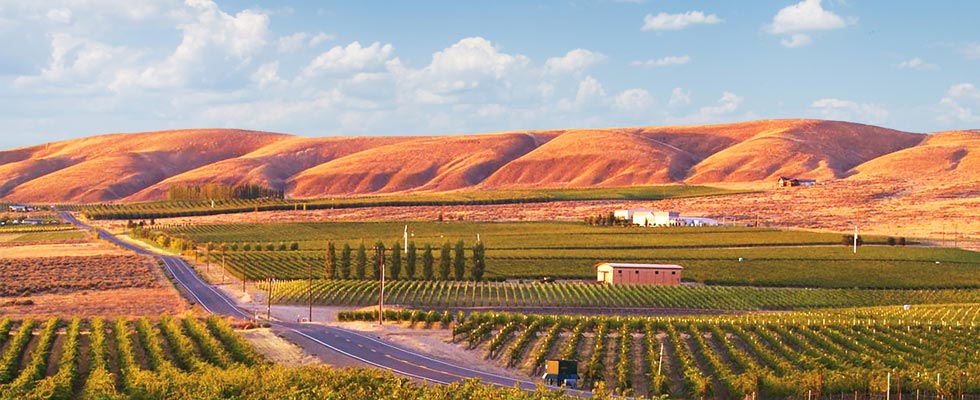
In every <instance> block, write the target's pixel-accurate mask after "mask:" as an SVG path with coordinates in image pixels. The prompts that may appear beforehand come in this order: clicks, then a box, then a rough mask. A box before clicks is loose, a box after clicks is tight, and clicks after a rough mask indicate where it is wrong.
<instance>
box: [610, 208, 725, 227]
mask: <svg viewBox="0 0 980 400" xmlns="http://www.w3.org/2000/svg"><path fill="white" fill-rule="evenodd" d="M613 215H614V216H615V217H616V219H621V220H625V221H632V222H633V224H634V225H639V226H718V221H717V220H714V219H711V218H704V217H688V216H683V215H680V213H678V212H676V211H654V210H650V209H647V208H630V209H626V210H616V211H615V212H614V213H613Z"/></svg>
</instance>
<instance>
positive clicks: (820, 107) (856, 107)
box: [810, 98, 890, 124]
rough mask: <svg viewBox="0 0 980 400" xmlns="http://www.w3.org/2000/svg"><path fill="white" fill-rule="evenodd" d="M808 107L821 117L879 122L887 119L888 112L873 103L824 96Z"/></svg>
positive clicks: (870, 122)
mask: <svg viewBox="0 0 980 400" xmlns="http://www.w3.org/2000/svg"><path fill="white" fill-rule="evenodd" d="M810 107H811V108H813V109H815V110H816V111H817V112H818V113H819V114H820V115H821V116H822V117H823V118H825V119H832V120H843V121H852V122H861V123H868V124H881V123H883V122H885V121H887V120H888V116H889V114H890V113H889V112H888V109H886V108H885V107H884V106H882V105H880V104H875V103H858V102H854V101H850V100H841V99H835V98H824V99H819V100H816V101H814V102H813V103H812V104H810Z"/></svg>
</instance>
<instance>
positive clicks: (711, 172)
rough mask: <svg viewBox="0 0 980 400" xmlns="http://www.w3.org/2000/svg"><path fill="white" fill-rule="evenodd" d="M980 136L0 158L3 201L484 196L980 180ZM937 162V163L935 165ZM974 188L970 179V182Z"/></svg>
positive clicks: (427, 141)
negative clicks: (225, 195) (787, 179)
mask: <svg viewBox="0 0 980 400" xmlns="http://www.w3.org/2000/svg"><path fill="white" fill-rule="evenodd" d="M978 144H980V130H972V131H970V130H963V131H949V132H940V133H935V134H932V135H926V134H918V133H909V132H902V131H897V130H893V129H887V128H882V127H877V126H872V125H864V124H857V123H851V122H841V121H827V120H815V119H782V120H759V121H749V122H740V123H729V124H714V125H692V126H650V127H616V128H588V129H555V130H518V131H508V132H497V133H483V134H472V135H449V136H350V137H346V136H333V137H317V138H314V137H302V136H293V135H288V134H282V133H271V132H261V131H251V130H239V129H217V128H209V129H182V130H168V131H157V132H141V133H128V134H120V133H114V134H107V135H99V136H92V137H86V138H81V139H74V140H66V141H61V142H53V143H46V144H42V145H37V146H29V147H21V148H17V149H10V150H4V151H0V177H3V178H2V180H0V200H3V201H8V202H57V203H91V202H136V201H149V200H160V199H164V198H165V197H166V194H167V190H168V188H169V187H170V186H171V185H202V184H206V183H220V184H227V185H240V184H246V183H251V184H258V185H262V186H266V187H270V188H274V189H283V190H285V192H286V194H287V196H289V197H290V198H315V197H324V196H334V195H365V194H387V193H404V192H445V191H455V190H481V189H533V188H563V187H594V186H600V187H614V186H641V185H656V184H678V183H679V184H711V183H732V182H736V183H737V182H762V181H774V180H775V179H776V178H777V177H779V176H795V177H800V178H813V179H818V180H831V179H872V178H875V177H879V176H884V177H888V178H895V177H899V176H901V175H903V174H907V173H908V170H909V168H917V169H918V170H921V171H923V173H922V174H917V176H915V179H916V180H921V181H928V180H929V179H930V177H935V175H936V174H943V173H954V174H955V175H956V177H957V178H959V179H960V180H961V181H960V182H959V183H960V184H963V183H964V182H962V180H963V179H967V180H971V181H970V182H967V184H971V182H972V180H977V179H980V178H978V177H980V162H977V161H976V159H977V156H976V154H975V151H973V149H975V148H978ZM938 164H943V165H938ZM975 183H976V182H972V184H975Z"/></svg>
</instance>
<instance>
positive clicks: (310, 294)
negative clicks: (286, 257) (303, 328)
mask: <svg viewBox="0 0 980 400" xmlns="http://www.w3.org/2000/svg"><path fill="white" fill-rule="evenodd" d="M309 281H310V285H309V296H308V297H309V300H310V315H309V319H307V320H306V321H307V322H313V264H312V263H310V276H309Z"/></svg>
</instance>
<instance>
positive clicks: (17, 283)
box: [0, 255, 162, 297]
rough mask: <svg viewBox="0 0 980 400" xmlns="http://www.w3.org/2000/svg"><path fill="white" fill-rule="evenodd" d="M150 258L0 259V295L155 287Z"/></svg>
mask: <svg viewBox="0 0 980 400" xmlns="http://www.w3.org/2000/svg"><path fill="white" fill-rule="evenodd" d="M153 268H156V267H155V265H153V264H152V263H151V261H149V260H147V259H146V258H143V257H140V256H136V255H100V256H87V257H37V258H16V259H2V260H0V276H3V277H4V279H3V280H2V281H0V297H4V296H29V295H32V294H43V293H69V292H74V291H80V290H109V289H119V288H158V287H161V286H162V284H161V282H160V281H159V279H158V278H157V276H156V275H155V274H154V273H153Z"/></svg>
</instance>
